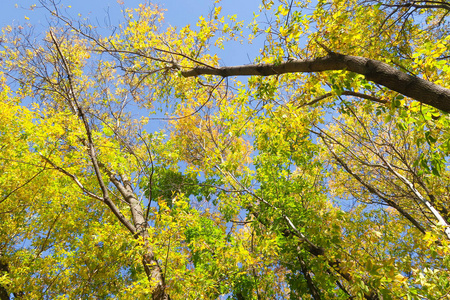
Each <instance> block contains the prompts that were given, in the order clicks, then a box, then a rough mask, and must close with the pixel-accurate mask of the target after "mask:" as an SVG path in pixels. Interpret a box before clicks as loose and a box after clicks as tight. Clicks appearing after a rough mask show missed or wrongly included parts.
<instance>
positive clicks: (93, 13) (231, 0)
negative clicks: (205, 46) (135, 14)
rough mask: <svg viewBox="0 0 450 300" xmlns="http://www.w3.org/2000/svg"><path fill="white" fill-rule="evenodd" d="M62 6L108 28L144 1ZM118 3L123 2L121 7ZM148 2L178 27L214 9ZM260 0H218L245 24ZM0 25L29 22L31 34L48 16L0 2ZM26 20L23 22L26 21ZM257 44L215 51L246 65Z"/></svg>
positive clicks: (66, 0) (26, 2)
mask: <svg viewBox="0 0 450 300" xmlns="http://www.w3.org/2000/svg"><path fill="white" fill-rule="evenodd" d="M60 1H61V4H62V5H64V6H68V5H70V6H71V8H69V9H67V10H66V13H67V14H68V15H70V16H72V17H73V18H76V17H77V16H78V14H81V15H82V16H83V17H88V18H89V19H90V20H91V22H92V24H94V25H99V26H101V27H105V26H106V24H107V23H111V25H117V24H119V23H120V22H121V21H122V20H123V19H122V12H121V10H122V8H123V7H128V8H134V7H137V6H138V5H139V3H143V2H145V0H119V1H117V0H76V1H75V0H72V1H71V0H60ZM118 2H123V6H122V5H120V4H119V3H118ZM151 2H152V3H155V4H158V5H160V6H162V7H164V8H165V9H166V10H167V11H166V12H165V21H166V23H167V24H170V25H172V26H176V27H178V28H180V27H183V26H185V25H187V24H192V25H195V23H196V22H197V20H198V17H199V16H200V15H204V16H206V15H208V13H209V12H210V11H211V9H212V8H213V6H214V1H213V0H184V1H183V0H165V1H164V0H154V1H151ZM261 2H262V1H261V0H222V1H221V2H220V3H219V5H221V6H222V14H224V15H225V16H226V15H233V14H236V15H237V20H244V21H246V23H248V22H250V21H251V20H252V18H253V12H257V11H258V6H259V5H260V4H261ZM0 3H1V9H0V26H1V27H4V26H6V25H11V24H16V25H18V24H24V23H25V22H29V23H31V24H32V25H33V26H35V33H39V31H44V30H45V29H46V28H47V24H48V17H49V14H48V12H47V11H45V10H44V9H39V8H38V7H39V5H40V4H39V1H38V0H1V2H0ZM33 4H36V5H37V8H36V9H34V10H31V9H30V7H31V6H32V5H33ZM26 18H27V19H28V20H27V19H26ZM259 48H260V47H259V46H257V45H250V46H249V45H247V44H246V45H239V44H238V43H235V44H233V47H232V49H230V47H229V48H227V49H225V50H223V51H222V50H218V52H219V53H218V54H219V57H221V58H222V59H223V61H222V63H223V64H226V65H234V64H245V63H249V62H250V61H249V58H250V59H253V58H254V57H255V56H256V55H257V54H258V50H259Z"/></svg>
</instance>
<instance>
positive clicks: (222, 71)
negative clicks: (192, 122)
mask: <svg viewBox="0 0 450 300" xmlns="http://www.w3.org/2000/svg"><path fill="white" fill-rule="evenodd" d="M336 70H346V71H350V72H354V73H357V74H361V75H364V76H365V78H366V79H367V80H369V81H372V82H375V83H377V84H380V85H382V86H384V87H387V88H388V89H390V90H392V91H396V92H398V93H400V94H402V95H404V96H407V97H410V98H412V99H414V100H417V101H419V102H421V103H424V104H428V105H431V106H433V107H435V108H437V109H440V110H442V111H444V112H447V113H450V90H449V89H446V88H443V87H441V86H439V85H437V84H435V83H432V82H430V81H427V80H424V79H422V78H419V77H415V76H412V75H409V74H406V73H404V72H402V71H399V70H398V69H395V68H394V67H391V66H390V65H388V64H386V63H384V62H381V61H379V60H374V59H369V58H365V57H360V56H352V55H343V54H336V53H331V54H329V55H327V56H324V57H318V58H313V59H304V60H292V61H287V62H283V63H278V64H253V65H242V66H232V67H218V68H208V67H203V66H197V67H195V68H193V69H190V70H186V71H182V72H181V75H183V76H184V77H193V76H199V75H217V76H222V77H229V76H270V75H279V74H286V73H312V72H324V71H336Z"/></svg>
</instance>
